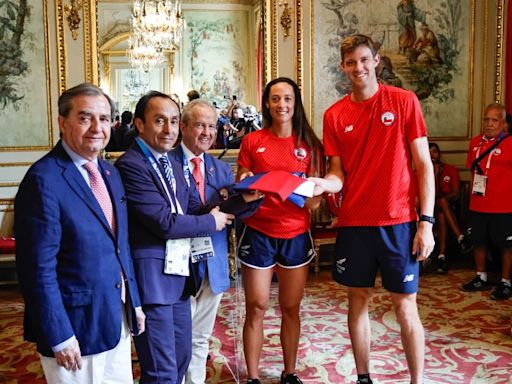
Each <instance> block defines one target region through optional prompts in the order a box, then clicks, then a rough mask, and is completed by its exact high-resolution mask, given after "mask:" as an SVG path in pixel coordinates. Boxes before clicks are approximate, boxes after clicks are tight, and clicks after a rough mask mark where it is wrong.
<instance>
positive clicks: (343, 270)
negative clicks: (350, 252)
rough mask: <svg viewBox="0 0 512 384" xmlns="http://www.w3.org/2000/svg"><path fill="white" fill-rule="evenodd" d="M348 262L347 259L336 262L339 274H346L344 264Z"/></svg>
mask: <svg viewBox="0 0 512 384" xmlns="http://www.w3.org/2000/svg"><path fill="white" fill-rule="evenodd" d="M346 261H347V259H346V258H345V259H339V260H338V261H337V262H336V271H337V272H338V273H340V274H341V273H343V272H345V270H346V268H345V266H344V265H343V264H345V262H346Z"/></svg>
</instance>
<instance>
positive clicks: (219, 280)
mask: <svg viewBox="0 0 512 384" xmlns="http://www.w3.org/2000/svg"><path fill="white" fill-rule="evenodd" d="M169 156H170V157H171V158H172V159H174V160H175V161H176V162H177V163H178V164H182V166H183V158H184V155H183V149H182V148H181V145H179V146H177V147H176V148H175V149H173V150H172V151H171V152H170V153H169ZM204 166H205V199H206V204H217V203H218V202H219V200H220V196H219V191H220V190H221V189H229V188H231V187H232V185H233V184H234V182H235V178H234V175H233V171H232V170H231V167H230V166H229V165H228V164H227V163H225V162H223V161H221V160H217V159H216V158H214V157H213V156H211V155H209V154H208V153H205V154H204ZM190 177H192V175H190ZM190 188H191V189H192V190H193V193H194V194H195V196H196V197H197V198H198V199H199V192H198V191H197V189H196V187H195V184H194V183H191V186H190ZM227 236H228V234H227V230H226V228H224V229H223V230H222V231H220V232H215V233H213V234H211V238H212V243H213V248H214V253H215V256H214V257H211V258H209V259H208V260H206V261H204V262H200V263H194V264H192V265H193V268H194V276H195V277H196V281H195V285H196V288H199V287H200V286H201V282H202V278H203V277H204V272H205V269H206V268H208V279H209V282H210V286H211V289H212V292H213V293H214V294H219V293H221V292H224V291H225V290H227V289H228V288H229V268H228V257H227V255H228V237H227Z"/></svg>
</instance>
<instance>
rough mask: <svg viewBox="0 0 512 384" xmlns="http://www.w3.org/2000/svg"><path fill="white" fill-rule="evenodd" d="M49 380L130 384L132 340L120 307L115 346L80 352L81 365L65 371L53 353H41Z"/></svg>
mask: <svg viewBox="0 0 512 384" xmlns="http://www.w3.org/2000/svg"><path fill="white" fill-rule="evenodd" d="M40 357H41V365H42V366H43V371H44V376H45V378H46V381H47V383H48V384H85V383H87V384H132V383H133V374H132V344H131V337H130V330H129V329H128V324H127V322H126V317H125V315H124V311H123V322H122V326H121V338H120V340H119V343H118V344H117V345H116V346H115V348H113V349H111V350H109V351H105V352H101V353H97V354H94V355H89V356H82V369H79V370H76V371H74V372H73V371H68V370H67V369H66V368H64V367H61V366H60V365H57V360H56V359H55V358H54V357H47V356H43V355H40Z"/></svg>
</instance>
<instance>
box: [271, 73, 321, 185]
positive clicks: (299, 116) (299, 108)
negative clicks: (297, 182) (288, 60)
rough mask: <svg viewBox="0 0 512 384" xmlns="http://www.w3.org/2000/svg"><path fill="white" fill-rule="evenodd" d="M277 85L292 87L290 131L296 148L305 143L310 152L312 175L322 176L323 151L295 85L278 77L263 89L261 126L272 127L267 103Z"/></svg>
mask: <svg viewBox="0 0 512 384" xmlns="http://www.w3.org/2000/svg"><path fill="white" fill-rule="evenodd" d="M278 83H287V84H289V85H291V86H292V88H293V93H294V95H295V107H294V109H293V116H292V129H293V133H294V135H295V136H296V137H297V146H298V147H299V146H300V145H301V144H302V143H305V144H306V145H307V146H308V148H309V150H310V151H311V165H312V167H311V170H312V171H313V173H315V174H318V175H323V174H324V150H323V145H322V142H321V141H320V139H319V138H318V137H317V136H316V134H315V131H313V128H311V125H309V122H308V119H307V117H306V112H305V111H304V105H303V104H302V97H301V94H300V89H299V86H298V85H297V83H295V81H293V80H292V79H290V78H288V77H278V78H277V79H274V80H271V81H270V82H269V83H268V84H267V86H266V87H265V91H264V92H263V96H262V101H261V105H262V115H263V126H264V127H267V128H268V127H270V126H271V125H272V116H271V115H270V110H269V108H268V102H269V97H270V89H271V88H272V86H273V85H276V84H278Z"/></svg>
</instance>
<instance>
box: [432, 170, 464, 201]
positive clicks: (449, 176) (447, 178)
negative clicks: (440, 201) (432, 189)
mask: <svg viewBox="0 0 512 384" xmlns="http://www.w3.org/2000/svg"><path fill="white" fill-rule="evenodd" d="M436 183H437V185H436V187H437V186H439V191H440V192H441V196H446V195H449V194H450V193H453V191H454V190H455V189H457V188H459V185H460V179H459V171H458V170H457V168H455V167H454V166H453V165H450V164H444V163H443V168H442V169H441V172H440V173H439V174H438V175H437V180H436ZM436 190H437V188H436Z"/></svg>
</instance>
